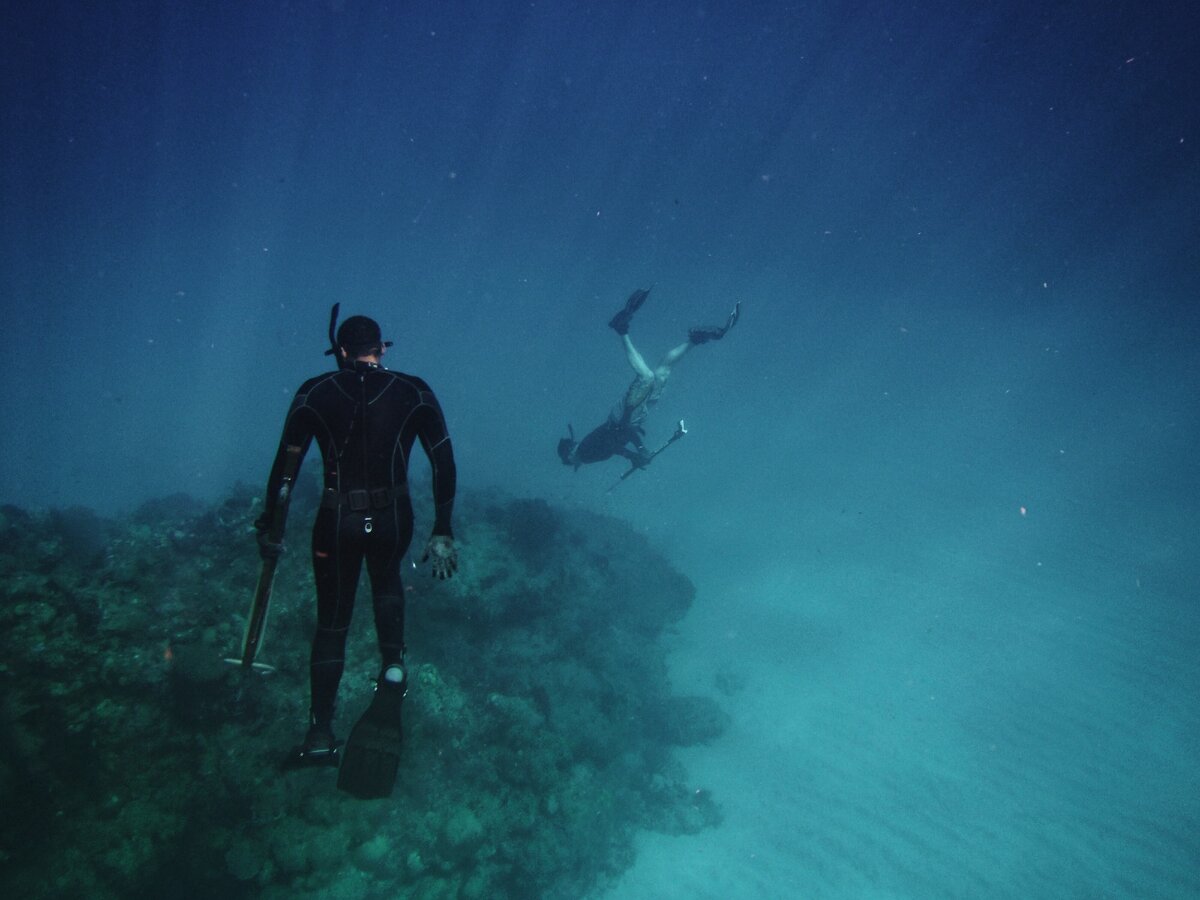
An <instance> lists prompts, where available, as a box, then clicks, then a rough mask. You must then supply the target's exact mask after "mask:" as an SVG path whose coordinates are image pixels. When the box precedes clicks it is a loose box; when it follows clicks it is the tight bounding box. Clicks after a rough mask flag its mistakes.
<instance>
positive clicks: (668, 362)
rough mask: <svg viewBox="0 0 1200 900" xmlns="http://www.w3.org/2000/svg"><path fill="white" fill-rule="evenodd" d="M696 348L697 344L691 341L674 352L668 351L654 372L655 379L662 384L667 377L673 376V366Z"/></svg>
mask: <svg viewBox="0 0 1200 900" xmlns="http://www.w3.org/2000/svg"><path fill="white" fill-rule="evenodd" d="M694 346H695V344H693V343H692V342H691V341H685V342H684V343H682V344H680V345H679V346H678V347H676V348H674V349H673V350H668V351H667V354H666V356H664V357H663V358H662V359H661V360H659V362H658V368H657V369H655V370H654V377H655V378H656V379H658V381H660V382H662V381H666V380H667V376H668V375H670V374H671V366H673V365H675V363H677V362H679V360H681V359H683V355H684V354H685V353H687V352H688V351H689V350H691V349H692V347H694Z"/></svg>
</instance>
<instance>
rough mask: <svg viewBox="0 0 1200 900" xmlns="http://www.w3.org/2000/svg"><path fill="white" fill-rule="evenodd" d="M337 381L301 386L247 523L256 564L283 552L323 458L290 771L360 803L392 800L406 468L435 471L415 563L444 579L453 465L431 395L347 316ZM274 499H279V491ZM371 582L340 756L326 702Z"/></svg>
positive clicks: (374, 335)
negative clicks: (416, 461) (366, 697)
mask: <svg viewBox="0 0 1200 900" xmlns="http://www.w3.org/2000/svg"><path fill="white" fill-rule="evenodd" d="M337 311H338V307H337V305H335V306H334V307H333V310H332V313H331V315H330V322H329V337H330V343H331V345H332V346H331V347H330V349H329V350H326V351H325V355H326V356H330V355H332V356H334V357H335V359H336V360H337V361H338V366H339V368H338V370H337V371H336V372H330V373H327V374H324V375H318V376H317V377H315V378H310V379H309V380H308V381H306V382H304V384H303V385H301V387H300V390H298V391H297V392H296V396H295V399H293V401H292V405H291V408H290V409H289V410H288V414H287V419H286V420H285V422H284V426H283V437H282V439H281V440H280V443H279V452H278V453H277V454H276V456H275V462H274V465H273V466H272V467H271V475H270V478H269V480H268V481H267V495H266V505H265V509H264V511H263V514H262V516H261V517H260V518H259V519H258V521H256V522H255V527H256V529H257V531H258V543H259V549H260V552H261V554H262V556H263V558H264V559H266V558H269V557H272V556H278V554H279V553H280V551H281V550H282V534H283V525H284V521H285V519H286V515H287V496H288V487H289V486H290V484H291V482H292V481H293V480H294V479H295V477H296V473H297V471H299V468H300V463H301V462H302V461H303V459H304V454H305V453H306V451H307V450H308V447H309V444H310V443H311V442H312V440H313V439H314V438H315V439H316V441H317V445H318V446H319V447H320V448H321V458H322V461H323V467H324V483H325V490H324V493H323V494H322V497H321V505H320V509H319V510H318V512H317V516H316V521H315V523H314V525H313V532H312V562H313V575H314V577H315V582H316V589H317V629H316V634H315V636H314V637H313V643H312V656H311V659H310V670H309V672H310V681H311V690H312V697H311V701H312V702H311V707H310V719H309V729H308V734H307V735H306V736H305V738H304V743H303V744H301V745H300V746H299V747H297V748H295V749H294V750H293V752H292V754H291V756H290V757H289V759H288V763H289V764H290V765H303V764H309V765H338V763H339V760H340V763H341V771H340V772H339V775H338V787H340V788H342V789H343V790H346V791H349V792H350V793H352V794H355V795H356V796H360V797H381V796H388V795H390V794H391V791H392V785H393V783H394V781H395V776H396V768H397V765H398V761H399V750H400V707H401V702H402V701H403V699H404V695H405V692H406V687H407V678H406V674H405V669H404V588H403V586H402V585H401V583H400V564H401V561H402V560H403V559H404V554H405V553H406V552H407V550H408V546H409V542H410V541H411V540H412V531H413V510H412V502H411V500H410V498H409V492H408V461H409V456H410V453H411V451H412V447H413V444H414V443H415V442H416V441H420V443H421V448H422V449H423V450H424V451H425V455H426V456H427V457H429V463H430V466H431V467H432V470H433V501H434V525H433V534H432V536H431V537H430V538H429V542H428V543H427V545H426V547H425V553H424V557H423V558H422V562H424V561H426V560H429V559H432V561H433V574H434V575H435V576H436V577H438V578H443V579H444V578H449V577H450V576H451V575H452V574H453V573H454V571H455V570H456V569H457V567H458V559H457V551H456V548H455V545H454V537H453V533H452V531H451V527H450V517H451V513H452V511H453V507H454V490H455V477H456V476H455V466H454V453H453V451H452V449H451V446H450V436H449V434H448V433H447V430H446V422H445V419H444V418H443V416H442V410H441V407H440V406H439V405H438V401H437V398H436V397H435V396H434V394H433V391H431V390H430V388H429V385H427V384H426V383H425V382H424V381H422V380H421V379H420V378H417V377H415V376H413V375H405V374H402V373H400V372H391V371H388V370H387V369H385V368H383V367H382V366H381V365H380V362H379V361H380V358H381V357H382V356H383V353H384V350H385V348H387V347H390V346H391V345H392V342H391V341H384V340H382V339H381V334H380V331H379V325H378V324H377V323H376V322H375V321H374V320H373V319H369V318H367V317H366V316H351V317H350V318H348V319H346V320H345V321H344V322H342V324H341V327H340V328H338V329H337V335H336V337H335V336H334V327H335V325H336V323H337ZM281 488H282V491H281ZM364 559H365V560H366V563H367V574H368V576H369V577H370V580H371V594H372V599H373V601H374V611H375V632H376V635H377V637H378V639H379V652H380V655H381V656H382V659H383V666H382V670H381V674H380V676H379V681H378V683H377V687H376V690H375V694H374V697H373V699H372V702H371V705H370V706H369V707H368V709H367V711H366V712H365V713H364V714H363V716H362V718H361V719H360V720H359V722H358V724H356V725H355V726H354V729H353V730H352V732H351V734H350V738H349V740H348V741H347V743H346V746H345V747H344V748H340V747H339V742H338V741H337V740H336V739H335V738H334V735H333V712H334V703H335V700H336V699H337V691H338V684H339V682H340V681H341V678H342V671H343V669H344V668H345V658H346V635H347V631H348V629H349V626H350V616H351V613H352V611H353V609H354V595H355V591H356V588H357V587H358V578H359V573H360V571H361V569H362V563H363V560H364Z"/></svg>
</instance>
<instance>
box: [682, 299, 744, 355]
mask: <svg viewBox="0 0 1200 900" xmlns="http://www.w3.org/2000/svg"><path fill="white" fill-rule="evenodd" d="M741 314H742V301H741V300H739V301H738V302H737V303H735V304H734V305H733V312H731V313H730V314H729V318H728V320H726V322H725V324H724V325H721V326H717V325H709V326H702V327H700V328H692V329H690V330H689V331H688V340H689V341H691V342H692V344H707V343H708V342H709V341H719V340H720V339H721V338H723V337H725V333H726V332H727V331H729V329H730V328H732V327H733V326H734V325H736V324H737V320H738V318H739V317H740V316H741Z"/></svg>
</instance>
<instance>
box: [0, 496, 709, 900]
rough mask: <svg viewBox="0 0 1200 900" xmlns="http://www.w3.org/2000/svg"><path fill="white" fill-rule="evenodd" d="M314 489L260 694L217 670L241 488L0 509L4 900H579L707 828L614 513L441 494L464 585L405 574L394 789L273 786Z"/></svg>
mask: <svg viewBox="0 0 1200 900" xmlns="http://www.w3.org/2000/svg"><path fill="white" fill-rule="evenodd" d="M315 496H316V491H315V490H306V491H303V492H298V494H297V499H296V500H295V502H294V507H296V508H294V509H293V512H292V517H291V518H292V522H291V529H290V531H291V534H290V541H289V544H290V546H291V547H292V548H293V552H291V553H288V554H285V555H284V557H283V560H282V562H281V564H280V567H279V572H278V576H277V579H276V585H275V592H274V599H273V601H272V603H273V606H272V610H271V615H270V621H269V623H268V627H267V635H266V640H265V644H264V648H263V650H262V652H261V654H260V656H259V659H260V660H261V661H263V662H266V663H269V664H270V665H272V666H274V667H275V672H274V673H273V674H270V675H266V676H263V675H259V674H253V675H246V674H244V673H243V672H242V670H241V669H240V668H238V667H235V666H230V665H227V664H226V663H225V662H224V661H223V657H226V656H231V655H236V653H237V650H238V647H239V645H240V641H241V635H242V629H243V627H244V621H245V613H246V608H247V606H248V603H249V599H250V595H251V593H252V591H253V586H254V583H255V579H256V577H257V571H258V560H257V556H256V553H255V548H254V540H253V537H252V534H251V524H250V523H251V522H252V520H253V519H254V517H255V515H256V514H257V500H256V497H255V494H254V492H252V491H251V490H250V489H248V488H245V487H241V486H239V487H237V488H235V489H234V490H233V491H232V492H231V493H230V495H229V496H228V497H227V498H225V499H224V500H223V501H222V502H221V503H219V504H217V505H215V506H212V507H209V506H205V505H203V504H199V503H197V502H195V501H193V500H190V499H189V498H186V497H168V498H164V499H162V500H157V501H154V502H152V503H148V504H146V505H145V506H143V507H142V508H140V509H139V510H137V511H136V512H135V513H134V514H133V515H131V516H129V517H127V518H125V519H122V520H119V521H118V520H102V519H100V518H98V517H97V516H95V515H94V514H93V513H91V512H89V511H87V510H84V509H79V508H72V509H66V510H61V511H54V512H50V513H46V514H31V513H28V512H25V511H23V510H20V509H16V508H13V507H3V508H0V593H2V595H3V596H2V597H0V698H2V699H0V803H2V804H3V807H4V809H5V811H6V813H5V815H4V816H3V817H2V820H0V848H3V850H2V851H0V893H3V895H4V896H10V897H17V896H20V897H83V896H86V897H91V898H101V900H103V898H117V897H128V896H159V895H161V896H172V897H193V896H194V897H212V896H222V897H223V898H226V900H236V898H240V897H263V898H269V900H274V898H285V897H286V898H309V897H312V898H316V897H322V898H347V900H349V898H355V900H360V898H361V900H370V898H383V897H388V898H395V897H412V898H430V900H432V898H456V900H458V898H489V900H505V898H508V900H517V898H528V897H546V898H568V897H570V898H580V897H585V896H588V895H589V894H590V893H592V892H594V891H597V890H599V889H602V888H603V887H604V886H605V885H606V884H607V883H609V882H610V881H611V880H612V878H613V877H614V876H615V875H616V874H618V873H620V872H621V871H622V870H623V869H624V868H626V867H627V866H628V865H629V864H630V862H631V860H632V854H633V849H632V846H633V845H632V837H633V834H634V833H635V832H636V831H637V830H638V829H659V830H664V831H670V832H675V833H690V832H695V831H697V830H700V829H702V828H706V827H711V826H712V825H714V824H715V823H716V822H717V821H718V819H719V812H718V809H717V806H716V804H715V803H714V801H713V799H712V797H711V796H710V795H709V794H708V792H707V791H705V790H703V789H702V788H699V787H698V786H696V785H692V784H689V783H688V779H687V775H686V773H685V772H684V771H683V769H682V767H681V766H680V765H679V763H678V762H677V761H676V760H675V758H674V757H673V749H672V748H673V747H674V746H677V745H682V744H691V743H696V742H700V741H707V740H711V739H712V738H714V737H715V736H716V735H718V734H719V733H720V732H721V731H722V730H723V729H724V727H725V724H726V719H725V715H724V713H723V712H721V710H720V709H719V708H718V707H717V706H716V704H715V703H714V702H713V701H712V700H711V699H708V698H703V697H674V696H672V693H671V690H670V685H669V683H668V680H667V675H666V665H665V659H664V656H665V650H664V648H663V647H662V644H661V641H660V637H661V635H662V632H663V631H664V629H666V628H668V627H669V626H670V625H671V624H672V623H673V622H675V621H677V620H678V619H679V618H680V617H681V616H682V615H683V614H684V613H685V612H686V610H687V609H688V606H689V604H690V603H691V599H692V595H693V589H692V585H691V584H690V582H689V581H688V580H687V579H686V578H685V577H684V576H682V575H680V574H679V573H678V572H676V571H675V570H673V569H672V568H671V567H670V566H669V565H668V564H667V562H666V561H665V560H664V559H663V558H662V557H661V556H660V555H659V554H658V553H656V552H655V551H654V550H653V549H652V548H651V547H649V546H648V545H647V544H646V542H645V541H644V539H642V538H640V537H639V536H637V535H636V534H635V533H634V532H633V531H632V530H631V529H629V528H628V527H627V526H625V525H623V524H622V523H620V522H618V521H616V520H613V519H608V518H604V517H601V516H597V515H593V514H587V513H580V512H566V511H563V510H560V509H556V508H554V507H552V506H550V505H549V504H547V503H545V502H543V501H541V500H530V499H525V500H517V499H513V498H511V497H507V496H505V495H502V494H499V493H477V494H468V495H466V496H465V497H463V498H462V499H461V500H460V503H459V514H458V516H457V522H458V530H459V543H460V547H461V567H460V571H459V573H458V577H457V578H455V579H453V580H451V581H449V582H444V583H443V582H436V581H434V580H433V579H431V578H429V576H428V574H427V573H425V572H421V571H417V570H415V569H412V568H408V569H407V570H406V572H405V577H406V580H407V597H408V615H407V622H408V627H407V643H408V647H409V659H408V661H409V668H410V690H409V696H408V701H407V702H406V705H405V737H404V745H403V760H402V764H401V774H400V780H399V783H398V785H397V789H396V792H395V795H394V796H393V797H392V798H391V799H389V800H379V801H366V802H364V801H359V800H354V799H352V798H350V797H348V796H346V795H343V794H340V793H339V792H338V791H337V790H336V788H335V779H336V775H335V773H334V772H333V771H332V770H329V769H315V770H308V771H298V772H288V773H283V772H280V771H279V767H278V763H279V761H280V760H281V758H282V756H283V755H284V754H285V753H286V751H287V749H288V748H289V747H290V746H291V745H292V744H294V743H295V742H296V741H297V740H298V738H299V737H300V736H301V735H302V733H303V728H304V723H305V718H306V711H307V702H308V689H307V660H308V641H309V639H310V628H311V622H312V615H313V612H312V608H313V601H312V585H311V574H310V572H309V569H308V562H307V553H306V552H305V548H306V544H307V534H306V529H307V524H308V522H310V521H311V517H312V513H313V508H312V507H313V503H314V500H315ZM428 521H429V510H428V509H421V508H418V527H420V523H421V522H428ZM418 551H419V546H418V547H415V548H414V553H415V552H418ZM358 602H359V610H358V614H357V615H356V617H355V622H354V627H353V629H352V633H351V643H350V647H349V650H348V664H347V669H346V676H345V678H344V680H343V683H342V690H341V694H340V699H341V712H340V715H339V719H338V726H339V729H340V730H341V731H342V732H343V733H344V732H345V731H347V730H348V727H349V723H350V722H352V721H353V719H354V717H355V716H357V715H358V713H359V712H360V711H361V709H362V708H363V707H364V706H365V704H366V702H367V699H368V697H369V695H370V691H371V681H372V678H373V677H374V676H375V674H376V673H377V667H378V658H377V651H376V649H375V646H374V633H373V628H372V624H371V616H370V602H369V588H368V586H367V584H366V582H365V579H364V582H363V584H362V586H361V588H360V596H359V601H358ZM16 810H20V814H19V815H18V814H16V813H15V812H14V811H16ZM18 848H19V852H18Z"/></svg>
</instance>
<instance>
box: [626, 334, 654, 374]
mask: <svg viewBox="0 0 1200 900" xmlns="http://www.w3.org/2000/svg"><path fill="white" fill-rule="evenodd" d="M621 343H622V344H623V345H624V347H625V358H626V359H627V360H629V365H630V366H631V367H632V368H633V371H634V372H636V373H637V376H638V378H653V377H654V371H653V370H652V369H651V368H650V367H649V366H648V365H646V360H644V359H642V354H640V353H638V349H637V347H635V346H633V341H631V340H630V339H629V335H627V334H623V335H621Z"/></svg>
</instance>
